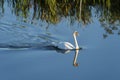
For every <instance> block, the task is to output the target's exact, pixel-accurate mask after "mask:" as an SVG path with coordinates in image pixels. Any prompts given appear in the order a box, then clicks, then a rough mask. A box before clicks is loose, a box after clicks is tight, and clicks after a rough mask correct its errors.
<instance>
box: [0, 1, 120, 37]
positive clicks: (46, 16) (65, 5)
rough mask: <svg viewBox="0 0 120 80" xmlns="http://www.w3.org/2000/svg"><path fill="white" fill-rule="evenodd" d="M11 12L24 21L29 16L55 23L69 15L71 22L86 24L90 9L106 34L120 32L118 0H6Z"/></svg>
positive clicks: (33, 18) (119, 2) (1, 6)
mask: <svg viewBox="0 0 120 80" xmlns="http://www.w3.org/2000/svg"><path fill="white" fill-rule="evenodd" d="M4 1H5V0H0V15H1V13H4V7H3V5H4ZM7 3H8V5H9V6H10V8H11V11H12V13H13V14H15V15H16V16H17V17H23V18H24V21H27V20H29V19H30V18H31V16H32V18H31V22H32V21H33V20H35V19H37V20H39V19H40V20H42V21H46V22H47V23H51V24H57V23H59V22H60V21H61V19H62V18H63V17H64V18H66V17H70V19H71V20H70V21H71V24H72V23H74V22H75V21H78V22H80V23H83V24H84V25H87V24H89V23H91V22H92V12H91V11H92V9H93V8H94V9H95V16H96V17H98V18H99V21H100V22H101V25H102V27H103V28H104V30H105V31H106V32H105V34H104V35H103V36H104V38H106V37H107V35H108V34H114V31H116V32H117V34H120V28H119V26H120V25H119V23H120V14H119V13H120V5H119V4H120V1H119V0H115V1H114V0H23V1H22V0H7Z"/></svg>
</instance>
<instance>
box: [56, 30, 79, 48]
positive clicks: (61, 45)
mask: <svg viewBox="0 0 120 80" xmlns="http://www.w3.org/2000/svg"><path fill="white" fill-rule="evenodd" d="M77 35H78V32H77V31H75V32H74V33H73V38H74V41H75V46H74V45H72V44H71V43H69V42H60V43H59V44H58V45H57V47H58V48H59V49H65V50H67V49H69V50H72V49H76V50H77V49H79V46H78V42H77V38H76V36H77Z"/></svg>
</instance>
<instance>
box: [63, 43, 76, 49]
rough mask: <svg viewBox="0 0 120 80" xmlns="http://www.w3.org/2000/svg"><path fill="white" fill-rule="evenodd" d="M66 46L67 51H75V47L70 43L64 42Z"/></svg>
mask: <svg viewBox="0 0 120 80" xmlns="http://www.w3.org/2000/svg"><path fill="white" fill-rule="evenodd" d="M64 44H65V47H66V48H67V49H75V47H74V46H73V45H72V44H71V43H69V42H64Z"/></svg>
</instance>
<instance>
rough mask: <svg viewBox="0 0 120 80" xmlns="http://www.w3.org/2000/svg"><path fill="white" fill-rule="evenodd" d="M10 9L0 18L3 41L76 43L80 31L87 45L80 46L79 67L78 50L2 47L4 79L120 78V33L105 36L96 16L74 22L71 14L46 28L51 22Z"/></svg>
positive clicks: (0, 69) (80, 40)
mask: <svg viewBox="0 0 120 80" xmlns="http://www.w3.org/2000/svg"><path fill="white" fill-rule="evenodd" d="M6 9H7V11H8V12H7V11H5V13H4V16H3V17H2V18H0V43H2V44H5V45H6V44H13V45H16V44H18V43H27V42H29V43H32V44H33V43H42V42H47V41H49V42H50V41H58V42H59V41H68V42H71V43H72V44H74V40H73V36H72V33H73V32H74V31H78V32H79V36H78V37H77V39H78V43H79V46H80V47H82V48H83V49H82V50H79V54H78V56H77V63H78V64H79V66H78V67H75V66H73V60H74V56H75V51H70V52H68V53H61V52H58V51H56V50H49V49H45V50H44V49H10V48H1V49H0V80H75V79H78V80H120V76H119V74H120V64H119V61H120V58H119V56H120V49H119V47H120V36H119V35H118V34H113V35H109V36H108V37H107V38H106V39H104V38H103V34H104V33H105V30H104V28H102V25H101V24H100V22H99V20H98V19H97V18H96V17H94V16H93V17H92V19H93V23H90V24H88V25H81V24H79V23H77V22H76V23H75V24H74V25H70V24H69V17H67V18H63V19H62V20H61V22H60V23H58V24H56V25H52V24H50V25H49V28H48V29H46V27H43V26H46V25H48V24H47V23H45V22H39V21H38V22H37V23H38V24H36V25H35V24H30V23H29V22H27V23H25V22H22V21H20V20H17V19H16V16H15V15H13V14H12V13H10V14H9V15H8V13H9V8H8V7H7V6H5V10H6ZM93 15H94V13H93ZM11 17H12V18H11ZM39 24H43V26H40V25H39ZM45 45H46V44H45Z"/></svg>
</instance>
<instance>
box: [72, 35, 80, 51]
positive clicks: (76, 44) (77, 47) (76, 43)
mask: <svg viewBox="0 0 120 80" xmlns="http://www.w3.org/2000/svg"><path fill="white" fill-rule="evenodd" d="M73 37H74V41H75V46H76V49H79V46H78V42H77V38H76V35H75V34H74V35H73Z"/></svg>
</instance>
